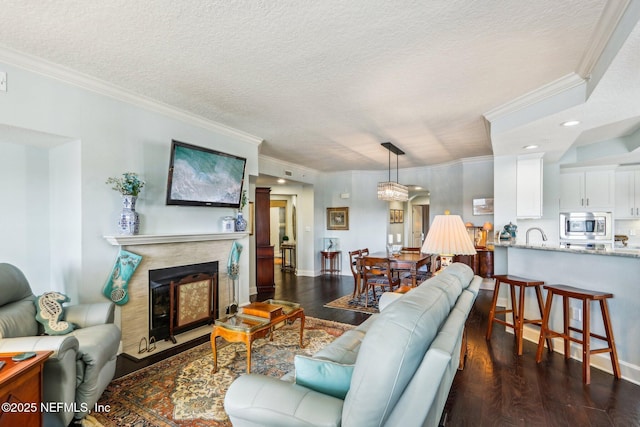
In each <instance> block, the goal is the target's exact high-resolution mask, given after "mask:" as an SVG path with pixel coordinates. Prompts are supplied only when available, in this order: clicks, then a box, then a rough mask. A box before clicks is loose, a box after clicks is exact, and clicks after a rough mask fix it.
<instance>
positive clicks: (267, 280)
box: [255, 187, 276, 292]
mask: <svg viewBox="0 0 640 427" xmlns="http://www.w3.org/2000/svg"><path fill="white" fill-rule="evenodd" d="M270 199H271V188H264V187H258V188H256V200H255V221H256V232H255V236H256V287H257V288H258V292H271V291H273V290H274V289H275V288H276V285H275V282H274V278H273V277H274V268H273V261H274V250H273V246H272V245H271V237H270V236H271V231H270V227H271V220H270V217H269V213H270V209H271V203H270V201H271V200H270Z"/></svg>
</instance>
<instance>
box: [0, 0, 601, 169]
mask: <svg viewBox="0 0 640 427" xmlns="http://www.w3.org/2000/svg"><path fill="white" fill-rule="evenodd" d="M605 4H606V1H605V0H563V1H557V0H537V1H508V0H496V1H493V0H492V1H469V0H436V1H429V2H425V1H408V0H407V1H381V0H375V1H374V0H348V1H346V0H342V1H336V0H323V1H310V0H290V1H233V2H230V1H227V0H190V1H175V0H171V1H168V0H141V1H130V0H126V1H125V0H109V1H107V2H105V1H97V0H64V1H57V0H55V1H54V0H49V1H44V0H41V1H37V2H31V1H24V0H19V1H16V0H4V1H3V2H2V21H3V22H2V25H0V46H4V47H6V48H10V49H13V50H17V51H20V52H24V53H28V54H30V55H34V56H36V57H40V58H43V59H45V60H47V61H50V62H53V63H55V64H60V65H62V66H64V67H68V68H69V69H72V70H75V71H77V72H80V73H83V74H86V75H89V76H93V77H95V78H98V79H101V80H103V81H106V82H109V83H111V84H114V85H116V86H118V87H121V88H124V89H126V90H129V91H132V92H134V93H137V94H141V95H144V96H146V97H149V98H152V99H155V100H158V101H161V102H163V103H166V104H169V105H172V106H175V107H177V108H179V109H182V110H185V111H188V112H190V113H192V114H195V115H198V116H201V117H203V118H206V119H208V120H212V121H215V122H218V123H222V124H224V125H226V126H230V127H233V128H236V129H239V130H241V131H244V132H247V133H249V134H252V135H255V136H257V137H259V138H262V139H263V140H264V142H263V143H262V145H261V154H264V155H267V156H270V157H274V158H277V159H281V160H285V161H289V162H292V163H296V164H300V165H303V166H306V167H310V168H313V169H317V170H321V171H336V170H351V169H365V170H373V169H386V168H387V151H386V150H384V148H381V147H380V145H379V143H380V142H383V141H392V142H393V143H394V144H395V145H397V146H398V147H400V148H401V149H403V150H404V151H405V152H406V153H407V155H406V156H402V157H401V159H400V167H401V168H404V167H412V166H423V165H430V164H438V163H443V162H448V161H452V160H456V159H460V158H464V157H474V156H482V155H490V154H492V153H493V151H492V145H491V141H490V139H489V136H488V133H487V129H486V127H485V122H484V119H483V114H484V113H486V112H487V111H490V110H491V109H494V108H496V107H498V106H500V105H503V104H505V103H507V102H509V101H511V100H513V99H515V98H518V97H520V96H522V95H524V94H526V93H528V92H531V91H534V90H536V89H537V88H539V87H541V86H543V85H545V84H547V83H549V82H551V81H554V80H556V79H558V78H560V77H563V76H565V75H567V74H570V73H572V72H576V71H577V70H578V68H579V65H580V61H581V60H582V58H583V57H584V55H585V52H586V51H587V50H588V48H589V42H590V38H591V37H592V35H593V32H594V29H595V28H596V26H597V24H598V21H599V19H600V16H601V14H602V12H603V9H604V7H605Z"/></svg>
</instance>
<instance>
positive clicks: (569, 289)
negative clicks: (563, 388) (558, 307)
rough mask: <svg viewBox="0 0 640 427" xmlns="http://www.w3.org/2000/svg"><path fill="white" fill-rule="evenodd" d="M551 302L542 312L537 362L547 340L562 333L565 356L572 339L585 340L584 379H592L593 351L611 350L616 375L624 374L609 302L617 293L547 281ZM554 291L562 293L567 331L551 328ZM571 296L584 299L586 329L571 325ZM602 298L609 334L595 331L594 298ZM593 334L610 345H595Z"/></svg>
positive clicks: (605, 324) (583, 314) (548, 297)
mask: <svg viewBox="0 0 640 427" xmlns="http://www.w3.org/2000/svg"><path fill="white" fill-rule="evenodd" d="M544 288H545V289H546V290H547V302H546V305H545V310H544V315H543V316H542V331H541V332H540V340H539V341H538V351H537V353H536V362H538V363H539V362H540V360H541V359H542V349H543V348H544V343H543V340H544V339H545V338H546V339H549V338H553V337H560V338H562V339H563V340H564V358H565V359H568V358H569V355H570V344H571V343H570V341H573V342H576V343H578V344H582V382H584V383H585V384H590V383H591V365H590V359H591V355H592V354H597V353H610V356H611V365H612V366H613V375H614V376H615V377H616V378H620V377H621V375H620V365H619V364H618V353H617V351H616V343H615V341H614V339H613V329H612V327H611V318H610V317H609V306H608V305H607V298H613V294H610V293H606V292H598V291H590V290H586V289H580V288H575V287H573V286H567V285H546V286H545V287H544ZM554 295H559V296H562V315H563V316H562V317H563V321H564V332H562V333H560V332H556V331H552V330H551V329H549V314H550V313H551V302H552V300H553V296H554ZM569 298H574V299H579V300H581V301H582V318H583V321H582V329H579V328H576V327H573V326H569ZM592 301H600V310H601V311H602V320H603V322H604V332H605V336H604V337H603V336H602V335H597V334H594V333H593V332H591V310H590V309H591V302H592ZM572 331H573V332H577V333H579V334H582V339H581V340H580V339H578V338H575V337H572V336H571V332H572ZM590 337H593V338H597V339H599V340H602V341H606V342H607V344H608V345H609V346H608V347H606V348H599V349H596V350H592V349H591V340H590Z"/></svg>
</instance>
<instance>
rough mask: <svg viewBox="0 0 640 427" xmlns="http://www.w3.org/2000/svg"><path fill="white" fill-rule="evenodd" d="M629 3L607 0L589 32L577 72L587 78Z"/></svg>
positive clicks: (629, 1)
mask: <svg viewBox="0 0 640 427" xmlns="http://www.w3.org/2000/svg"><path fill="white" fill-rule="evenodd" d="M629 3H631V0H622V1H621V0H609V1H607V4H606V5H605V6H604V9H603V10H602V15H600V20H599V21H598V23H597V24H596V28H595V30H594V31H593V33H591V37H590V38H589V42H588V43H587V50H586V51H585V52H584V55H583V56H582V59H581V60H580V64H579V65H578V69H577V73H578V74H579V75H580V76H582V77H584V78H588V77H589V76H590V75H591V72H592V71H593V69H594V68H595V67H596V65H597V64H598V61H600V59H601V57H602V53H603V52H604V50H605V48H606V46H607V44H608V43H609V40H610V39H611V36H612V35H613V33H614V31H615V30H616V28H617V27H618V24H619V23H620V19H622V16H623V15H624V13H625V11H626V10H627V7H628V6H629Z"/></svg>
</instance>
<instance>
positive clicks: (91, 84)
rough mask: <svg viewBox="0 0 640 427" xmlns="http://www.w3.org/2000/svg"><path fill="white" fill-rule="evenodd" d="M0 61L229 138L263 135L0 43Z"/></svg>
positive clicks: (253, 138) (251, 138)
mask: <svg viewBox="0 0 640 427" xmlns="http://www.w3.org/2000/svg"><path fill="white" fill-rule="evenodd" d="M0 61H1V62H5V63H7V64H10V65H13V66H16V67H18V68H22V69H24V70H27V71H31V72H34V73H37V74H40V75H43V76H45V77H49V78H52V79H55V80H59V81H61V82H64V83H67V84H70V85H73V86H76V87H79V88H82V89H85V90H88V91H91V92H94V93H97V94H100V95H104V96H107V97H110V98H113V99H117V100H119V101H122V102H126V103H128V104H132V105H135V106H137V107H140V108H143V109H146V110H149V111H153V112H155V113H159V114H162V115H164V116H167V117H170V118H173V119H176V120H179V121H182V122H186V123H189V124H192V125H194V126H198V127H201V128H204V129H208V130H211V131H213V132H218V133H221V134H223V135H226V136H230V137H232V138H237V139H240V140H242V141H243V142H247V143H250V144H253V145H256V146H257V145H260V144H261V143H262V141H263V139H262V138H259V137H257V136H254V135H251V134H249V133H246V132H244V131H241V130H239V129H235V128H232V127H230V126H227V125H224V124H222V123H218V122H215V121H213V120H209V119H206V118H204V117H201V116H198V115H196V114H193V113H189V112H187V111H185V110H181V109H179V108H176V107H173V106H171V105H169V104H165V103H163V102H160V101H157V100H155V99H152V98H149V97H146V96H143V95H140V94H137V93H135V92H133V91H130V90H128V89H124V88H121V87H118V86H116V85H114V84H112V83H109V82H106V81H104V80H101V79H98V78H96V77H92V76H89V75H87V74H83V73H80V72H78V71H76V70H73V69H71V68H68V67H64V66H62V65H58V64H55V63H53V62H49V61H47V60H45V59H42V58H39V57H36V56H33V55H29V54H26V53H23V52H19V51H16V50H14V49H9V48H6V47H0Z"/></svg>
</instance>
